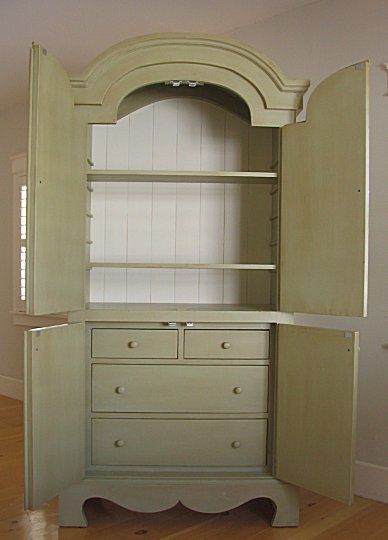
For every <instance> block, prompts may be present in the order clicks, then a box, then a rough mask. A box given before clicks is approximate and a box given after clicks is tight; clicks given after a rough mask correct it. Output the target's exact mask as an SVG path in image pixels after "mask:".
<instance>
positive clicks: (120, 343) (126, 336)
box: [92, 328, 178, 358]
mask: <svg viewBox="0 0 388 540" xmlns="http://www.w3.org/2000/svg"><path fill="white" fill-rule="evenodd" d="M92 357H93V358H177V357H178V331H177V330H137V329H131V328H122V329H121V328H119V329H116V328H94V329H93V330H92Z"/></svg>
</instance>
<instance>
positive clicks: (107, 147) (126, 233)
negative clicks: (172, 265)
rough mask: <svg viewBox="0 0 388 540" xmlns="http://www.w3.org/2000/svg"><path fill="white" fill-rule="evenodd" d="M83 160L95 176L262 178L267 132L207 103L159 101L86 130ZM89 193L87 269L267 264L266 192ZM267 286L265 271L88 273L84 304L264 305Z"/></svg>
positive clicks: (132, 185)
mask: <svg viewBox="0 0 388 540" xmlns="http://www.w3.org/2000/svg"><path fill="white" fill-rule="evenodd" d="M92 161H93V164H94V165H93V167H94V168H96V169H133V170H182V171H184V170H208V171H211V170H214V171H218V170H220V171H222V170H229V171H249V170H257V171H269V170H270V165H271V162H272V130H269V129H268V128H252V127H250V126H249V124H247V123H246V122H245V121H244V120H243V119H241V118H239V117H238V116H236V115H234V114H232V113H230V112H228V111H226V110H224V109H223V108H221V107H218V106H217V105H215V104H213V103H208V102H205V101H200V100H196V99H191V98H176V99H168V100H164V101H159V102H156V103H153V104H151V105H147V106H145V107H143V108H141V109H138V110H136V111H134V112H132V113H131V114H129V115H128V116H125V117H124V118H122V119H120V120H119V121H118V122H117V124H115V125H108V126H107V125H94V126H93V127H92ZM93 189H94V191H93V193H92V194H91V213H92V214H93V218H92V219H91V224H90V234H91V239H92V241H93V243H92V244H91V246H90V260H91V261H95V262H101V261H102V262H182V263H185V262H187V263H222V262H225V263H238V262H242V263H244V262H246V263H248V262H252V263H254V262H256V263H270V262H276V261H274V260H273V258H272V259H271V247H270V242H271V221H270V217H271V211H272V209H271V196H270V191H271V189H273V186H269V185H256V184H249V185H241V184H216V183H208V184H199V183H187V184H186V183H184V184H183V183H182V184H179V183H157V182H155V183H151V182H150V183H147V182H128V183H126V182H109V183H104V182H99V183H97V182H96V183H94V184H93ZM272 223H273V222H272ZM273 227H274V225H273ZM272 257H273V256H272ZM270 281H271V279H270V274H269V272H266V271H233V270H171V269H160V270H159V269H122V268H94V269H92V270H91V271H90V297H89V298H90V302H124V303H125V302H126V303H150V302H152V303H205V304H209V303H217V304H218V303H225V304H238V303H240V304H269V303H270Z"/></svg>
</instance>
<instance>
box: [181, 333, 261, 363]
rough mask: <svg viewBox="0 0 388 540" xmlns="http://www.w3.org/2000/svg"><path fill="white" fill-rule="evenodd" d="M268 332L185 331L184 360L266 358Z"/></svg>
mask: <svg viewBox="0 0 388 540" xmlns="http://www.w3.org/2000/svg"><path fill="white" fill-rule="evenodd" d="M268 354H269V331H268V330H186V331H185V358H243V359H254V358H268Z"/></svg>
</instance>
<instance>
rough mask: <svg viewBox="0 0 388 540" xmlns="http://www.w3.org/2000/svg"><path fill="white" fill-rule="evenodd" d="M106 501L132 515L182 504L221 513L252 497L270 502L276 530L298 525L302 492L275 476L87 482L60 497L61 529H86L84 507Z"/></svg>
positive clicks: (73, 486) (100, 480) (88, 480)
mask: <svg viewBox="0 0 388 540" xmlns="http://www.w3.org/2000/svg"><path fill="white" fill-rule="evenodd" d="M95 497H97V498H101V499H107V500H109V501H111V502H114V503H116V504H118V505H120V506H122V507H124V508H127V509H128V510H132V511H134V512H161V511H163V510H168V509H170V508H173V507H174V506H175V505H176V504H178V503H179V502H180V503H181V504H183V505H184V506H186V507H187V508H189V509H190V510H194V511H198V512H203V513H209V514H211V513H218V512H225V511H227V510H231V509H233V508H236V507H237V506H240V505H241V504H244V503H246V502H248V501H250V500H252V499H258V498H266V499H270V500H271V502H272V503H273V505H274V508H275V513H274V516H273V518H272V523H271V524H272V526H273V527H296V526H297V525H298V524H299V490H298V488H296V487H295V486H292V485H290V484H285V483H283V482H280V481H279V480H276V479H274V478H263V479H260V478H256V479H251V478H250V479H233V480H231V479H226V478H225V479H214V478H200V479H196V480H190V481H187V479H170V480H168V479H155V478H154V479H144V478H133V479H112V478H109V479H100V478H99V479H94V478H93V479H92V478H85V479H84V480H83V481H82V482H80V483H78V484H73V485H71V486H70V487H68V488H67V489H65V490H64V491H62V492H61V494H60V495H59V525H60V526H61V527H87V526H88V522H87V518H86V516H85V513H84V510H83V506H84V503H85V502H86V501H87V500H88V499H91V498H95Z"/></svg>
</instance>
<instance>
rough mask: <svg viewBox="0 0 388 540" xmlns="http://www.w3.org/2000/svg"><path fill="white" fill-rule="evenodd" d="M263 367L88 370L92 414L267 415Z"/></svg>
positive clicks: (114, 367) (96, 366)
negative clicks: (184, 413) (90, 384)
mask: <svg viewBox="0 0 388 540" xmlns="http://www.w3.org/2000/svg"><path fill="white" fill-rule="evenodd" d="M267 397H268V367H267V366H241V367H237V366H163V365H157V366H155V365H153V366H150V365H106V364H94V365H93V367H92V409H93V411H96V412H166V413H171V412H182V411H183V412H190V413H256V412H267Z"/></svg>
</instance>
